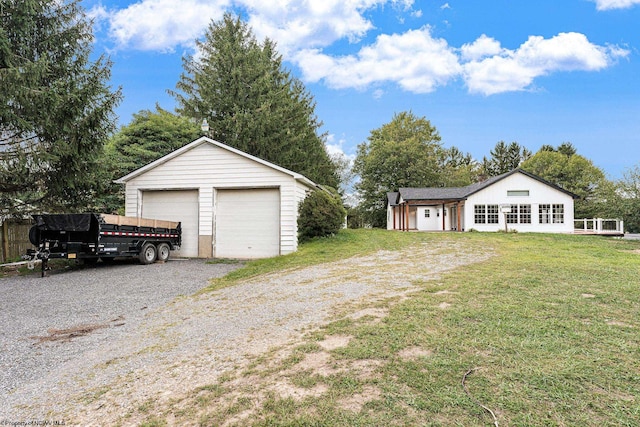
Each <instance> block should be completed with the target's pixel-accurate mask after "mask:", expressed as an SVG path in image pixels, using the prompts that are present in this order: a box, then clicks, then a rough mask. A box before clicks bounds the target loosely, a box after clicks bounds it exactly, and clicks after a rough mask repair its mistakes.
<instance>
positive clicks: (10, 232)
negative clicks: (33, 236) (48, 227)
mask: <svg viewBox="0 0 640 427" xmlns="http://www.w3.org/2000/svg"><path fill="white" fill-rule="evenodd" d="M30 228H31V221H29V220H21V219H6V220H5V221H4V222H3V223H2V224H0V262H1V263H4V262H11V261H16V260H18V259H19V258H20V257H21V256H22V255H24V254H26V253H27V249H29V248H31V247H33V245H32V244H31V242H29V229H30Z"/></svg>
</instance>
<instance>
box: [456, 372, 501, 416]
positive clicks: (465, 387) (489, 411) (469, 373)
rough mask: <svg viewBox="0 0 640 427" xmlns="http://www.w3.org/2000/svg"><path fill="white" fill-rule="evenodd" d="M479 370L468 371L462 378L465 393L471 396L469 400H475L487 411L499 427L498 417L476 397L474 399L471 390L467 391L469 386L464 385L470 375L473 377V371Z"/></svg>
mask: <svg viewBox="0 0 640 427" xmlns="http://www.w3.org/2000/svg"><path fill="white" fill-rule="evenodd" d="M478 369H479V368H473V369H469V370H468V371H467V373H465V374H464V376H463V377H462V388H463V389H464V392H465V393H466V394H467V396H469V399H471V400H473V402H474V403H475V404H476V405H478V406H480V407H481V408H482V409H484V410H485V411H487V412H488V413H490V414H491V416H492V417H493V424H494V425H495V426H496V427H498V418H497V417H496V414H494V413H493V411H492V410H491V409H489V408H487V407H486V406H484V405H483V404H482V403H480V401H478V399H476V398H475V397H473V396H472V395H471V393H469V390H467V385H466V384H465V383H464V382H465V381H466V379H467V377H468V376H469V375H471V373H472V372H473V371H477V370H478Z"/></svg>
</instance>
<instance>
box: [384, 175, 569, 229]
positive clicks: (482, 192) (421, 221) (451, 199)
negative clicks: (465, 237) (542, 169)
mask: <svg viewBox="0 0 640 427" xmlns="http://www.w3.org/2000/svg"><path fill="white" fill-rule="evenodd" d="M575 198H577V196H576V195H575V194H573V193H571V192H569V191H567V190H564V189H562V188H560V187H558V186H556V185H554V184H552V183H550V182H548V181H545V180H544V179H542V178H540V177H538V176H536V175H534V174H532V173H530V172H527V171H524V170H522V169H515V170H513V171H511V172H508V173H506V174H503V175H500V176H495V177H492V178H490V179H488V180H486V181H483V182H480V183H476V184H472V185H469V186H467V187H456V188H400V189H399V191H397V192H391V193H388V194H387V229H389V230H423V231H444V230H457V231H468V230H471V229H474V230H478V231H498V230H505V229H509V230H517V231H519V232H543V233H572V232H573V230H574V221H573V220H574V210H573V201H574V199H575Z"/></svg>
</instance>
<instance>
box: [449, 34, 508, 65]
mask: <svg viewBox="0 0 640 427" xmlns="http://www.w3.org/2000/svg"><path fill="white" fill-rule="evenodd" d="M503 51H504V49H502V47H501V46H500V42H499V41H497V40H495V39H494V38H491V37H488V36H487V35H486V34H483V35H481V36H480V37H478V38H477V39H476V40H475V41H474V42H473V43H466V44H464V45H462V47H461V48H460V52H461V54H462V59H465V60H470V61H477V60H479V59H482V58H484V57H487V56H495V55H499V54H501V53H502V52H503Z"/></svg>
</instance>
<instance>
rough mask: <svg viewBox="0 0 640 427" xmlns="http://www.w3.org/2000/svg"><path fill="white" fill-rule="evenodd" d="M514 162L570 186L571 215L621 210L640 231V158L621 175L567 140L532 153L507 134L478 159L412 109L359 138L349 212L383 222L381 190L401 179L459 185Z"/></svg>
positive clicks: (410, 183)
mask: <svg viewBox="0 0 640 427" xmlns="http://www.w3.org/2000/svg"><path fill="white" fill-rule="evenodd" d="M516 168H522V169H524V170H526V171H529V172H531V173H533V174H535V175H537V176H539V177H541V178H543V179H545V180H546V181H549V182H551V183H553V184H555V185H558V186H560V187H562V188H564V189H565V190H568V191H571V192H572V193H574V194H576V196H578V198H577V199H576V201H575V216H576V218H595V217H600V218H622V219H624V221H625V226H626V227H625V228H626V229H628V230H629V231H632V232H638V231H640V199H639V198H638V196H640V165H639V166H636V167H635V168H633V169H630V170H628V171H627V172H626V173H625V175H624V177H623V178H622V179H621V180H619V181H610V180H608V179H607V178H606V175H605V173H604V172H603V171H602V169H600V168H599V167H597V166H596V165H594V164H593V162H592V161H591V160H589V159H587V158H586V157H584V156H582V155H580V154H578V152H577V149H576V148H575V147H574V146H573V144H571V143H570V142H563V143H561V144H560V145H558V146H557V147H554V146H551V145H548V144H546V145H543V146H541V147H540V149H539V150H538V151H537V152H536V153H535V154H534V153H532V152H531V151H529V150H528V149H527V148H525V147H523V146H521V145H520V144H519V143H518V142H516V141H513V142H511V143H506V142H504V141H499V142H498V143H497V144H496V145H495V147H494V148H493V149H492V150H491V151H490V155H489V157H484V158H483V159H482V161H476V160H474V159H473V158H472V156H471V155H470V154H468V153H462V152H461V151H460V150H459V149H457V148H456V147H451V148H445V147H444V146H443V145H442V142H441V137H440V135H439V133H438V131H437V129H436V128H435V126H433V125H432V124H431V122H430V121H429V120H427V119H426V118H425V117H417V116H416V115H414V114H413V113H412V112H402V113H399V114H396V115H394V117H393V118H392V120H391V121H390V122H389V123H386V124H384V125H383V126H382V127H380V128H379V129H375V130H373V131H371V133H370V135H369V137H368V139H367V141H366V142H363V143H362V144H360V145H359V146H358V151H357V155H356V159H355V162H354V171H355V173H356V174H357V175H359V177H360V181H359V182H358V183H357V184H356V186H355V188H356V190H357V191H358V193H359V196H360V203H359V205H358V207H357V208H356V209H353V210H352V214H353V215H354V216H356V217H358V218H359V219H360V222H361V223H366V224H369V225H371V226H374V227H385V226H386V202H387V200H386V193H387V192H389V191H397V190H398V189H399V188H401V187H463V186H467V185H470V184H473V183H476V182H481V181H484V180H486V179H488V178H490V177H492V176H498V175H501V174H503V173H507V172H510V171H512V170H514V169H516Z"/></svg>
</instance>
